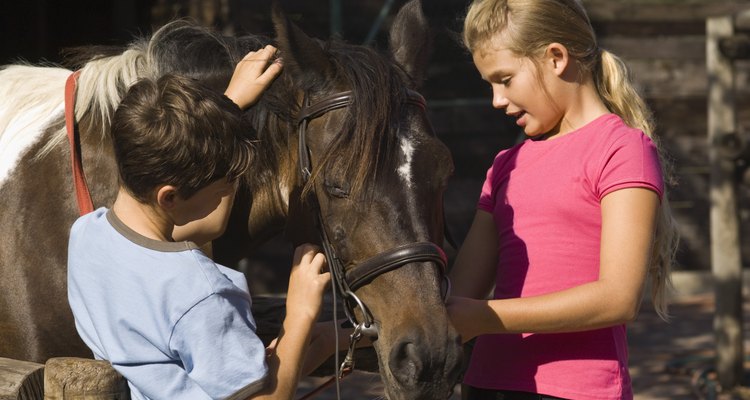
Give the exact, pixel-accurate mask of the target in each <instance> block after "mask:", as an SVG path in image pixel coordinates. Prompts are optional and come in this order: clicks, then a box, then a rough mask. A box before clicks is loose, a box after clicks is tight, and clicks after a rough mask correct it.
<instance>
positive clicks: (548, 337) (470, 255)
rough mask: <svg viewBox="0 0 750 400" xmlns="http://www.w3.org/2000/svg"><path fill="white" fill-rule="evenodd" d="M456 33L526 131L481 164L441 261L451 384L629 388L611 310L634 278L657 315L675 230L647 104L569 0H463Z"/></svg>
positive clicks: (522, 393)
mask: <svg viewBox="0 0 750 400" xmlns="http://www.w3.org/2000/svg"><path fill="white" fill-rule="evenodd" d="M463 35H464V36H463V37H464V42H465V45H466V47H467V48H468V49H469V50H470V51H471V54H472V57H473V60H474V63H475V65H476V68H477V70H478V71H479V73H480V74H481V76H482V78H483V79H484V80H485V81H487V82H488V83H489V84H490V86H491V87H492V92H493V95H492V104H493V106H494V107H495V108H498V109H504V110H505V112H506V113H507V114H508V115H509V116H511V117H513V118H515V119H516V123H517V124H518V126H519V127H521V128H522V129H523V131H524V133H525V134H526V135H527V136H528V138H527V139H526V140H525V141H524V142H523V143H520V144H518V145H516V146H515V147H512V148H510V149H507V150H503V151H501V152H500V153H499V154H498V155H497V156H496V158H495V160H494V162H493V164H492V166H491V167H490V168H489V170H488V172H487V177H486V181H485V183H484V186H483V189H482V193H481V195H480V199H479V203H478V207H477V209H478V210H477V213H476V216H475V218H474V221H473V223H472V226H471V228H470V230H469V233H468V235H467V237H466V239H465V242H464V244H463V246H462V247H461V250H460V251H459V254H458V256H457V258H456V262H455V264H454V266H453V268H452V271H451V279H452V281H453V295H454V297H452V298H451V299H450V301H449V305H448V306H449V312H450V314H451V318H452V319H453V322H454V324H455V326H456V327H457V329H458V330H459V332H461V335H462V337H463V339H464V340H465V341H468V340H470V339H472V338H474V337H477V341H476V343H475V346H474V349H473V352H472V356H471V359H470V361H469V366H468V370H467V371H466V375H465V380H464V389H463V391H462V395H463V397H464V398H465V399H472V400H481V399H546V398H552V399H554V398H570V399H631V398H632V397H633V393H632V388H631V382H630V377H629V374H628V365H627V337H626V330H625V325H626V323H627V322H629V321H631V320H633V319H634V318H635V316H636V315H637V313H638V309H639V305H640V303H641V298H642V292H643V289H644V286H645V283H646V280H647V279H648V280H649V281H650V287H651V295H652V298H653V302H654V305H655V307H656V310H657V312H658V313H659V314H660V315H661V316H662V317H664V318H666V315H667V314H666V313H667V307H666V301H665V291H666V287H667V283H668V276H669V269H670V264H671V263H672V260H673V256H674V251H675V247H676V244H677V238H676V234H675V228H674V225H673V223H672V217H671V213H670V210H669V204H668V201H667V197H666V193H665V180H666V181H668V179H667V174H666V172H665V171H666V169H665V168H664V165H665V164H664V163H663V162H662V161H661V160H660V158H661V157H660V155H659V150H658V148H657V145H656V142H655V140H654V138H653V136H652V134H653V123H652V120H651V114H650V112H649V111H648V109H647V107H646V105H645V103H644V101H643V100H642V99H641V98H640V97H639V95H638V94H637V92H636V91H635V90H634V88H633V87H632V85H631V83H630V81H629V78H628V74H627V69H626V67H625V65H624V64H623V62H622V61H621V60H620V59H619V58H617V57H616V56H615V55H613V54H611V53H609V52H608V51H606V50H603V49H601V48H600V47H599V45H598V43H597V40H596V36H595V34H594V31H593V28H592V27H591V23H590V21H589V18H588V16H587V14H586V11H585V10H584V8H583V7H582V5H581V4H580V3H579V1H577V0H475V1H474V2H473V3H472V4H471V6H470V7H469V10H468V12H467V16H466V20H465V24H464V34H463ZM493 287H494V291H493V293H492V295H491V296H488V295H489V294H490V292H491V291H492V289H493ZM488 297H489V298H490V299H489V300H487V298H488Z"/></svg>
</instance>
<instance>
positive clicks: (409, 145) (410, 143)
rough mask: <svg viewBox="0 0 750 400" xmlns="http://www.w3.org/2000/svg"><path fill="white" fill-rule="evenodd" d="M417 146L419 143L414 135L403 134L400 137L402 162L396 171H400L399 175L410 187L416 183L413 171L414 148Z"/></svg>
mask: <svg viewBox="0 0 750 400" xmlns="http://www.w3.org/2000/svg"><path fill="white" fill-rule="evenodd" d="M416 146H417V143H416V139H415V138H414V136H401V137H400V138H399V149H400V152H401V162H400V164H399V166H398V167H397V168H396V171H398V175H399V176H400V177H401V179H402V180H403V181H404V183H405V184H406V186H407V187H409V188H411V187H412V186H413V185H414V182H413V176H412V172H413V163H414V150H415V148H416Z"/></svg>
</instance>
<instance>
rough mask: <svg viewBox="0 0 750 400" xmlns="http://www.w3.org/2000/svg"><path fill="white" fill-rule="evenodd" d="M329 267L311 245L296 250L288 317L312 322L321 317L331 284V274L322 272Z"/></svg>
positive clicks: (322, 256)
mask: <svg viewBox="0 0 750 400" xmlns="http://www.w3.org/2000/svg"><path fill="white" fill-rule="evenodd" d="M325 265H326V258H325V256H324V255H323V253H320V252H319V251H318V248H317V247H315V246H313V245H311V244H303V245H300V246H298V247H297V249H296V250H295V251H294V262H293V265H292V272H291V274H290V276H289V290H288V291H287V297H286V315H287V318H289V317H293V318H303V319H305V320H308V321H310V323H312V322H314V321H315V320H316V319H317V318H318V314H319V313H320V309H321V307H322V304H323V292H324V291H325V289H326V287H327V286H328V283H329V282H330V281H331V273H330V272H321V270H322V269H323V266H325Z"/></svg>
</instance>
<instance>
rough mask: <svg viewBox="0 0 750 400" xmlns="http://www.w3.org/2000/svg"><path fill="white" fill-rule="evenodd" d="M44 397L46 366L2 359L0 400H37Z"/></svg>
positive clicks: (0, 367) (0, 360) (0, 363)
mask: <svg viewBox="0 0 750 400" xmlns="http://www.w3.org/2000/svg"><path fill="white" fill-rule="evenodd" d="M43 396H44V365H42V364H37V363H33V362H29V361H19V360H12V359H10V358H0V400H22V399H23V400H36V399H41V398H42V397H43Z"/></svg>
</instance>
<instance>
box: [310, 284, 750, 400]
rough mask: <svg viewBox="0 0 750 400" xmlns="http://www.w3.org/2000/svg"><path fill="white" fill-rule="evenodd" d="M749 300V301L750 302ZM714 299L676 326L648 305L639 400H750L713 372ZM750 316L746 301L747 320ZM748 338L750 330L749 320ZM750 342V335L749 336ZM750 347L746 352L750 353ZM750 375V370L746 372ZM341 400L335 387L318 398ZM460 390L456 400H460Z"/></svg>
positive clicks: (696, 302)
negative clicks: (724, 386) (721, 384)
mask: <svg viewBox="0 0 750 400" xmlns="http://www.w3.org/2000/svg"><path fill="white" fill-rule="evenodd" d="M745 298H748V296H745ZM713 311H714V299H713V294H712V293H710V291H709V292H706V291H703V293H697V294H688V295H680V296H679V297H677V298H675V299H674V300H673V301H672V303H671V307H670V314H671V315H672V320H671V321H670V322H669V323H667V322H664V321H662V320H661V319H660V318H659V317H658V316H657V315H656V313H655V312H654V311H653V307H652V306H651V304H649V303H644V304H643V307H642V309H641V312H640V315H639V316H638V318H637V320H636V321H634V322H633V323H632V324H631V325H630V326H629V328H628V336H629V340H630V374H631V377H632V379H633V390H634V392H635V400H692V399H706V400H712V399H716V400H730V399H731V400H734V399H750V395H748V394H747V393H748V390H747V388H739V389H736V390H735V391H733V392H732V393H727V392H728V391H725V393H722V392H721V391H720V390H719V389H718V388H717V387H716V382H715V380H714V379H711V377H712V375H711V371H710V369H711V367H712V366H713V358H712V357H713V355H714V335H713ZM748 311H750V301H746V305H745V314H746V315H747V313H748ZM745 325H746V326H745V332H746V333H747V332H748V329H749V328H750V326H748V325H749V324H748V321H747V318H746V322H745ZM746 337H747V334H746ZM749 345H750V343H748V342H747V341H746V344H745V349H746V350H747V349H750V346H749ZM746 370H750V365H748V366H746ZM326 380H327V378H305V379H304V380H303V381H302V382H301V384H300V389H299V391H298V398H300V397H302V396H303V395H305V394H306V393H308V392H310V391H311V390H313V389H314V388H316V387H317V386H318V385H320V384H321V383H322V382H324V381H326ZM340 389H341V399H347V400H359V399H362V400H364V399H378V398H381V397H380V396H382V393H383V392H382V385H381V382H380V378H379V376H378V375H376V374H372V373H364V372H355V373H354V374H352V375H350V376H348V377H346V378H345V379H344V380H342V381H341V383H340ZM314 398H315V399H320V400H332V399H336V388H335V386H333V385H332V386H329V387H328V389H326V390H325V391H323V392H322V393H319V394H318V395H317V396H315V397H314ZM460 398H461V397H460V388H457V390H456V392H455V394H454V395H453V397H451V399H450V400H460Z"/></svg>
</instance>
